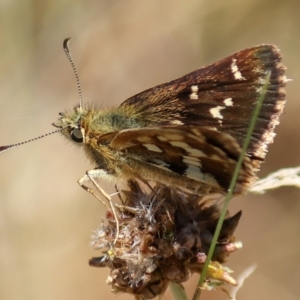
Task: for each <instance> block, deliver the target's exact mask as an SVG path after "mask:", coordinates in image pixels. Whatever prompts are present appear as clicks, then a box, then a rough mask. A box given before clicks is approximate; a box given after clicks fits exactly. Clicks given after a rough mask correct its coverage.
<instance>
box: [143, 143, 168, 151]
mask: <svg viewBox="0 0 300 300" xmlns="http://www.w3.org/2000/svg"><path fill="white" fill-rule="evenodd" d="M143 146H144V147H146V148H147V149H148V150H149V151H153V152H163V151H162V150H161V149H160V148H158V147H157V146H156V145H154V144H143Z"/></svg>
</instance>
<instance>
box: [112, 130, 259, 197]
mask: <svg viewBox="0 0 300 300" xmlns="http://www.w3.org/2000/svg"><path fill="white" fill-rule="evenodd" d="M110 146H111V147H112V148H114V149H115V150H117V151H121V152H123V153H124V154H126V157H129V158H131V159H132V160H134V161H139V163H141V162H142V163H144V164H148V165H150V166H151V169H154V170H156V172H155V173H153V174H154V175H153V174H152V176H151V179H152V180H154V181H156V178H155V174H159V173H158V172H157V171H161V173H163V174H165V175H166V182H163V183H164V184H168V183H169V184H171V185H172V177H174V176H173V175H174V174H176V175H178V176H180V177H181V178H186V179H190V180H192V181H195V182H197V183H200V184H201V185H203V186H207V187H211V189H212V190H213V191H214V192H221V193H224V192H226V191H227V189H228V188H229V185H230V181H231V179H232V176H233V173H234V169H235V167H236V163H237V160H238V159H239V155H240V153H241V148H240V146H239V145H238V144H237V142H236V140H235V139H234V138H233V137H231V136H230V135H228V134H226V133H222V132H218V131H215V130H211V129H207V128H204V127H193V126H181V127H179V128H174V127H163V128H161V127H149V128H141V129H128V130H122V131H120V132H119V133H118V134H117V135H116V136H115V137H114V138H113V140H112V141H111V143H110ZM124 156H125V155H124ZM172 174H173V175H172ZM254 178H255V177H254V174H253V170H252V166H251V163H250V160H249V158H248V157H246V158H245V160H244V163H243V166H242V170H241V172H240V175H239V178H238V183H237V187H236V193H243V192H244V191H245V188H246V187H247V186H248V185H249V184H251V182H252V181H253V180H254ZM145 179H147V180H148V178H145ZM160 180H162V181H164V176H161V177H160Z"/></svg>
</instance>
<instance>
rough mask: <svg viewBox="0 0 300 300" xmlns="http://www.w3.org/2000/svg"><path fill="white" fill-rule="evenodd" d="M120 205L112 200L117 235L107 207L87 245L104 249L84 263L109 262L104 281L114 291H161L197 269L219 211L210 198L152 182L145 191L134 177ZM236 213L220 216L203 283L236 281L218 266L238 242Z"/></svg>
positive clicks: (145, 293) (101, 264) (142, 294)
mask: <svg viewBox="0 0 300 300" xmlns="http://www.w3.org/2000/svg"><path fill="white" fill-rule="evenodd" d="M121 195H122V197H121V198H122V202H123V203H122V205H117V217H118V221H119V234H118V236H117V239H116V234H117V228H116V222H115V220H114V216H113V214H112V213H111V212H107V214H106V219H107V220H108V224H104V222H103V223H102V225H101V226H100V228H99V229H98V230H97V231H96V233H95V234H94V236H93V238H92V246H93V248H94V249H99V250H102V251H103V252H104V255H103V256H101V257H94V258H92V259H91V260H90V265H91V266H95V267H109V268H110V270H111V271H110V276H109V277H108V280H107V283H108V284H110V285H111V286H112V289H113V291H114V292H127V293H131V294H134V295H135V296H136V298H137V299H140V298H141V297H143V298H145V299H152V298H154V297H155V296H157V295H161V294H163V293H164V291H165V290H166V288H167V286H168V283H169V282H171V281H172V282H175V283H182V282H185V281H187V280H188V279H189V278H190V277H191V275H192V273H195V272H196V273H201V271H202V268H203V265H204V263H205V260H206V254H207V252H208V249H209V247H210V244H211V241H212V237H213V234H214V231H215V228H216V224H217V221H218V218H219V215H220V205H218V203H217V201H216V200H212V199H203V198H199V196H198V195H190V194H184V193H182V192H178V190H174V189H172V188H169V187H166V186H162V185H157V186H155V187H154V188H153V190H151V191H150V192H145V191H144V190H143V189H142V188H141V187H140V185H139V184H137V183H136V182H129V190H128V191H125V190H123V191H122V192H121ZM240 217H241V212H238V213H237V214H235V215H234V216H232V217H230V216H229V214H228V213H227V217H226V219H225V221H224V224H223V227H222V230H221V234H220V236H219V239H218V243H217V245H216V248H215V251H214V255H213V258H212V261H211V263H210V265H209V269H208V273H207V275H206V287H207V288H208V289H209V288H211V287H212V286H215V285H220V284H223V283H229V284H233V285H236V281H235V280H234V279H233V278H232V277H231V276H230V275H229V272H230V271H229V269H227V268H226V267H224V266H222V263H224V262H225V261H226V260H227V259H228V256H229V255H230V253H231V252H233V251H235V250H236V249H237V248H239V247H240V246H241V243H239V242H235V239H234V237H233V233H234V231H235V229H236V227H237V225H238V222H239V219H240Z"/></svg>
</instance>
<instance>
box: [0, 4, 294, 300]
mask: <svg viewBox="0 0 300 300" xmlns="http://www.w3.org/2000/svg"><path fill="white" fill-rule="evenodd" d="M299 15H300V5H299V3H298V1H296V0H287V1H280V0H244V1H237V0H228V1H208V0H197V1H195V0H190V1H179V0H172V1H170V0H169V1H161V0H151V1H146V0H142V1H132V0H123V1H116V0H105V1H104V0H103V1H95V0H94V1H92V0H84V1H83V0H72V1H71V0H64V1H59V0H48V1H47V0H44V1H37V0H22V1H21V0H0V128H1V132H0V144H1V145H7V144H11V143H15V142H19V141H24V140H26V139H29V138H32V137H36V136H39V135H41V134H44V133H47V132H50V131H52V130H53V127H52V126H51V123H52V122H55V121H56V120H57V117H58V112H60V111H64V110H65V109H70V108H72V107H73V106H74V105H76V104H77V103H78V92H77V89H76V81H75V79H74V74H73V73H72V70H71V66H70V64H69V62H68V61H67V59H66V56H65V54H64V52H63V49H62V42H63V40H64V38H66V37H72V41H71V51H72V54H73V58H74V61H75V64H76V67H77V69H78V73H79V76H80V80H81V85H82V89H83V97H84V101H85V102H90V103H94V104H95V105H101V106H103V107H105V106H109V105H112V104H114V105H118V104H120V103H121V102H122V101H124V100H125V99H126V98H128V97H130V96H132V95H134V94H136V93H138V92H140V91H143V90H144V89H146V88H149V87H152V86H154V85H156V84H159V83H163V82H165V81H169V80H171V79H174V78H176V77H179V76H181V75H184V74H186V73H188V72H190V71H193V70H195V69H197V68H199V67H201V66H203V65H205V64H208V63H211V62H214V61H215V60H217V59H220V58H222V57H225V56H227V55H229V54H231V53H233V52H236V51H238V50H241V49H243V48H246V47H250V46H253V45H257V44H261V43H272V44H276V45H278V46H279V47H280V49H281V50H282V53H283V55H284V62H285V64H286V66H287V67H288V72H287V74H288V77H289V78H292V79H294V81H293V82H291V83H289V85H288V89H287V90H288V102H287V105H286V108H285V113H284V115H282V117H281V124H280V126H279V127H278V128H277V129H276V132H277V137H276V139H275V143H274V144H273V145H272V146H271V147H270V148H269V154H268V156H267V160H266V163H265V164H263V167H262V169H261V172H260V174H259V175H260V176H261V177H263V176H265V175H267V174H268V173H270V172H272V171H275V170H277V169H279V168H284V167H292V166H298V165H300V138H299V127H300V118H299V112H300V101H299V97H300V96H299V95H300V84H299V81H300V59H299V54H300V18H299ZM73 148H74V147H72V146H71V145H70V144H68V143H67V142H66V141H65V140H64V139H63V138H62V137H61V136H60V134H55V135H52V136H50V137H47V138H45V139H42V140H39V141H36V142H34V143H30V144H27V145H24V146H22V147H19V148H16V149H14V150H13V151H9V152H7V153H4V154H2V155H1V156H0V165H1V180H0V299H3V300H4V299H10V300H17V299H24V300H26V299H30V300H36V299H44V300H48V299H57V300H59V299H73V300H78V299H88V300H95V299H115V297H116V296H115V295H114V294H112V293H111V292H110V287H109V286H107V285H106V283H105V280H106V278H107V276H108V270H107V269H98V268H91V267H89V266H88V260H89V258H91V257H92V256H100V255H101V253H99V252H96V251H93V250H92V249H91V247H90V245H89V243H90V236H91V234H92V232H93V231H94V230H95V229H96V228H97V227H98V225H100V222H101V220H102V216H103V212H104V210H103V207H102V206H101V204H100V203H99V202H97V201H96V200H95V199H94V198H93V197H92V196H90V195H89V194H87V193H86V192H85V191H83V189H81V188H80V187H79V186H78V185H77V183H76V181H77V179H78V178H80V177H81V176H82V175H83V174H84V172H85V171H86V170H88V169H90V168H92V167H93V166H92V165H90V163H89V162H88V161H87V160H86V159H85V156H84V155H83V154H82V153H80V152H79V151H77V150H76V149H73ZM102 187H104V188H105V189H106V190H108V191H113V189H112V187H111V186H109V185H108V184H106V183H105V182H103V185H102ZM299 198H300V191H299V190H297V189H295V188H281V189H279V190H275V191H272V192H269V193H268V194H265V195H263V196H251V195H248V196H246V197H244V198H239V199H234V200H233V201H232V203H231V207H230V211H231V212H232V213H235V212H237V211H238V210H239V209H242V210H243V217H242V220H241V223H240V225H239V228H238V230H237V232H236V237H237V239H239V240H242V241H243V244H244V248H243V249H242V250H240V251H238V252H236V253H234V254H233V255H232V256H231V260H230V261H229V262H228V264H227V265H228V266H229V267H230V268H232V269H233V270H234V271H235V273H234V277H238V276H239V274H241V273H242V272H243V270H245V269H246V268H247V267H249V266H251V265H253V264H256V265H257V266H258V267H257V269H256V271H255V272H254V273H253V274H252V275H251V277H250V278H248V279H247V281H246V282H245V284H244V286H243V288H242V289H241V290H240V291H239V293H238V295H237V296H238V299H243V300H250V299H251V300H252V299H285V300H296V299H299V296H300V285H299V278H300V268H299V255H300V247H299V246H300V224H299V215H300V202H299ZM197 279H198V276H194V277H192V278H191V279H190V280H189V282H188V283H187V284H185V287H186V289H187V292H188V295H189V296H190V297H191V295H192V292H193V290H194V286H195V284H196V280H197ZM228 288H229V287H228ZM202 296H203V297H202V299H226V295H225V294H224V293H222V292H220V291H216V292H210V293H208V292H204V293H203V295H202ZM119 297H121V299H133V297H132V296H128V295H121V296H119ZM164 299H172V297H171V294H170V293H169V292H167V293H166V295H165V298H164Z"/></svg>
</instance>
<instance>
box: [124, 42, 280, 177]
mask: <svg viewBox="0 0 300 300" xmlns="http://www.w3.org/2000/svg"><path fill="white" fill-rule="evenodd" d="M281 60H282V58H281V54H280V53H279V50H278V48H277V47H276V46H273V45H260V46H256V47H253V48H249V49H245V50H242V51H240V52H237V53H235V54H233V55H231V56H228V57H226V58H224V59H222V60H220V61H218V62H216V63H214V64H211V65H208V66H206V67H203V68H201V69H198V70H196V71H194V72H191V73H190V74H187V75H185V76H183V77H180V78H178V79H176V80H173V81H170V82H168V83H165V84H161V85H158V86H156V87H154V88H151V89H148V90H146V91H144V92H142V93H140V94H137V95H135V96H133V97H131V98H129V99H128V100H126V101H125V102H123V103H122V104H121V107H123V108H124V109H130V110H132V111H135V113H136V115H137V116H141V117H142V119H143V120H144V122H145V126H147V127H148V126H159V127H161V126H174V127H177V128H178V126H186V125H193V126H204V127H208V128H211V129H214V130H217V131H220V132H225V133H228V134H230V135H231V136H232V137H234V138H235V139H236V141H237V143H238V144H239V145H240V146H242V144H243V141H244V139H245V136H246V133H247V130H248V126H249V124H250V121H251V117H252V115H253V111H254V109H255V105H256V103H257V101H258V99H259V98H260V97H261V94H262V92H263V91H264V90H265V89H266V95H265V98H264V102H263V105H262V108H261V111H260V113H259V116H258V120H257V123H256V125H255V128H254V132H253V135H252V138H251V142H250V145H249V148H248V155H249V157H250V158H251V161H252V166H253V168H254V171H257V170H258V169H259V166H260V163H261V161H263V160H264V157H265V155H266V150H267V145H268V144H269V143H271V142H272V141H273V137H274V135H275V134H274V132H273V131H274V128H275V126H276V125H277V124H278V123H279V121H278V120H279V115H280V114H281V112H282V110H283V106H284V103H285V89H284V88H285V85H286V77H285V75H284V74H285V67H284V66H283V64H282V62H281ZM269 71H270V72H271V78H270V82H269V83H268V84H266V75H267V73H268V72H269Z"/></svg>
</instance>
